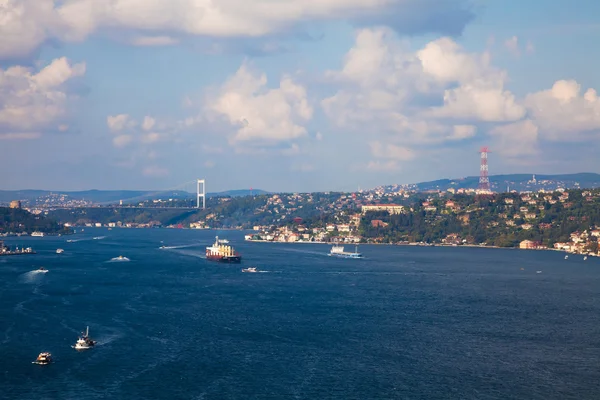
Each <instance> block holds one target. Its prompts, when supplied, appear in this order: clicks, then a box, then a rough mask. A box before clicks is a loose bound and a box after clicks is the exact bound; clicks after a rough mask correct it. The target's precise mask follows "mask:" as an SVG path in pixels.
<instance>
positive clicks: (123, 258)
mask: <svg viewBox="0 0 600 400" xmlns="http://www.w3.org/2000/svg"><path fill="white" fill-rule="evenodd" d="M112 261H129V258H127V257H124V256H119V257H115V258H113V259H112Z"/></svg>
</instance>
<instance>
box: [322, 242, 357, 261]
mask: <svg viewBox="0 0 600 400" xmlns="http://www.w3.org/2000/svg"><path fill="white" fill-rule="evenodd" d="M329 255H330V256H332V257H340V258H362V254H361V253H359V252H358V246H356V249H355V251H354V253H351V252H347V251H344V246H340V245H335V244H334V245H333V247H331V250H330V251H329Z"/></svg>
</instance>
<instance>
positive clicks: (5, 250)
mask: <svg viewBox="0 0 600 400" xmlns="http://www.w3.org/2000/svg"><path fill="white" fill-rule="evenodd" d="M21 254H35V251H33V249H32V248H31V247H25V248H21V249H19V248H18V247H17V248H16V249H15V250H11V249H10V247H8V246H5V245H4V242H3V241H2V240H0V256H18V255H21Z"/></svg>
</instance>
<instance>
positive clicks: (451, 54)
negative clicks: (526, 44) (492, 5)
mask: <svg viewBox="0 0 600 400" xmlns="http://www.w3.org/2000/svg"><path fill="white" fill-rule="evenodd" d="M327 77H328V78H329V79H330V80H332V82H334V83H338V84H339V85H340V89H339V90H338V91H337V92H336V93H335V94H334V95H332V96H330V97H328V98H325V99H323V100H322V101H321V106H322V107H323V110H324V111H325V113H326V115H327V116H328V117H329V118H330V120H331V121H332V122H333V124H334V125H336V126H337V127H339V128H343V129H346V130H348V129H354V130H359V131H363V132H371V134H373V133H374V132H377V134H379V135H381V134H387V135H391V136H393V137H395V138H397V140H400V139H401V140H402V141H403V142H404V143H407V144H424V143H441V142H444V141H449V140H462V139H467V138H470V137H472V136H474V135H475V134H476V132H477V130H476V129H474V128H468V129H467V128H464V127H460V126H462V125H469V126H473V124H474V123H478V122H504V121H516V120H519V119H521V118H523V117H524V116H525V113H526V110H525V108H524V107H523V106H522V105H521V104H519V102H518V101H517V99H516V98H515V96H514V95H513V94H512V93H511V92H509V91H508V90H506V89H505V88H504V83H505V81H506V73H505V72H504V71H502V70H499V69H497V68H495V67H493V66H492V65H491V63H490V56H489V54H488V53H482V54H473V53H467V52H466V51H465V50H464V49H462V48H461V47H460V46H459V45H458V44H457V43H455V42H454V41H453V40H451V39H450V38H440V39H437V40H434V41H432V42H430V43H427V44H426V45H425V46H424V47H423V48H421V49H420V50H418V51H416V52H412V51H409V50H408V46H407V45H406V44H405V43H404V42H402V41H400V40H399V39H398V38H397V37H396V36H395V34H394V33H393V32H392V31H390V30H389V29H385V28H377V29H362V30H359V31H358V32H357V35H356V42H355V45H354V47H352V48H351V49H350V50H349V51H348V53H347V54H346V57H345V59H344V65H343V67H342V68H341V70H340V71H329V72H328V73H327ZM436 102H437V103H440V102H442V103H443V105H442V106H433V107H432V106H431V104H435V103H436ZM449 119H450V120H457V122H458V121H460V123H458V124H457V126H459V127H458V128H455V127H454V126H453V124H452V123H448V121H447V120H449ZM465 122H470V123H469V124H465Z"/></svg>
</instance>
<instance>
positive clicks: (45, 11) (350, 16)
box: [0, 0, 470, 59]
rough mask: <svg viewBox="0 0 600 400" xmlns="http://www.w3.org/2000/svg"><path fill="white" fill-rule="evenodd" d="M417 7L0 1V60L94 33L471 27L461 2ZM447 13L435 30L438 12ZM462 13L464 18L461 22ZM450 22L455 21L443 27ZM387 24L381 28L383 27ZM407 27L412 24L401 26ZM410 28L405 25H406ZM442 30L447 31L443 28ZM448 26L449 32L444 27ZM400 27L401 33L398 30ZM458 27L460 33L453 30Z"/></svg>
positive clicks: (397, 1)
mask: <svg viewBox="0 0 600 400" xmlns="http://www.w3.org/2000/svg"><path fill="white" fill-rule="evenodd" d="M427 3H428V2H425V3H423V0H279V1H272V0H228V1H213V0H152V1H150V0H60V1H54V0H0V10H2V11H3V12H0V15H2V17H1V18H2V19H1V20H0V37H2V38H3V40H2V41H0V59H1V58H16V57H23V56H26V55H28V54H31V53H32V52H33V51H35V50H36V49H37V48H38V47H39V46H40V45H41V44H43V43H44V42H45V41H47V40H51V39H52V40H56V39H58V40H63V41H82V40H85V39H86V38H87V37H89V36H90V35H91V34H93V33H95V32H103V31H108V30H115V29H118V30H120V31H124V32H126V33H127V34H129V33H134V34H135V35H134V38H133V39H132V40H131V43H132V44H135V45H140V46H155V45H168V44H173V43H176V42H177V39H175V38H174V37H173V36H178V35H192V36H210V37H220V38H231V37H261V36H267V35H272V34H275V33H279V32H284V33H285V32H289V30H290V28H293V27H294V26H295V25H296V24H302V23H303V22H305V21H328V20H329V21H331V20H348V21H351V20H357V19H364V18H367V19H371V20H373V21H375V20H380V21H381V19H382V18H381V17H384V18H383V19H386V18H387V19H390V18H391V21H388V22H389V23H394V21H396V22H397V21H398V18H397V17H401V20H402V21H405V22H403V23H399V24H395V25H398V26H397V29H399V30H405V31H407V32H410V33H416V32H421V33H422V32H427V31H440V30H446V31H452V32H454V33H456V32H457V31H459V30H460V28H462V27H463V26H464V24H466V23H467V22H468V21H469V20H470V17H469V15H470V14H469V13H468V12H467V11H466V9H465V6H464V2H454V3H453V2H447V4H446V3H444V4H441V5H440V4H435V7H434V6H433V5H432V4H427ZM440 7H441V10H443V11H442V12H445V11H447V12H448V13H452V12H454V11H459V13H458V14H460V15H458V16H456V15H455V14H456V13H455V12H454V15H453V17H456V18H453V17H447V18H445V20H444V21H443V22H444V24H440V22H439V21H436V20H435V19H436V16H437V14H438V13H439V12H440ZM465 14H468V15H467V17H465ZM450 20H456V21H455V22H454V23H453V24H448V22H449V21H450ZM381 22H385V21H381ZM406 22H410V23H406ZM409 25H410V26H409ZM446 25H448V26H446ZM450 25H452V26H450ZM404 28H406V29H404ZM457 28H458V29H457Z"/></svg>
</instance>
